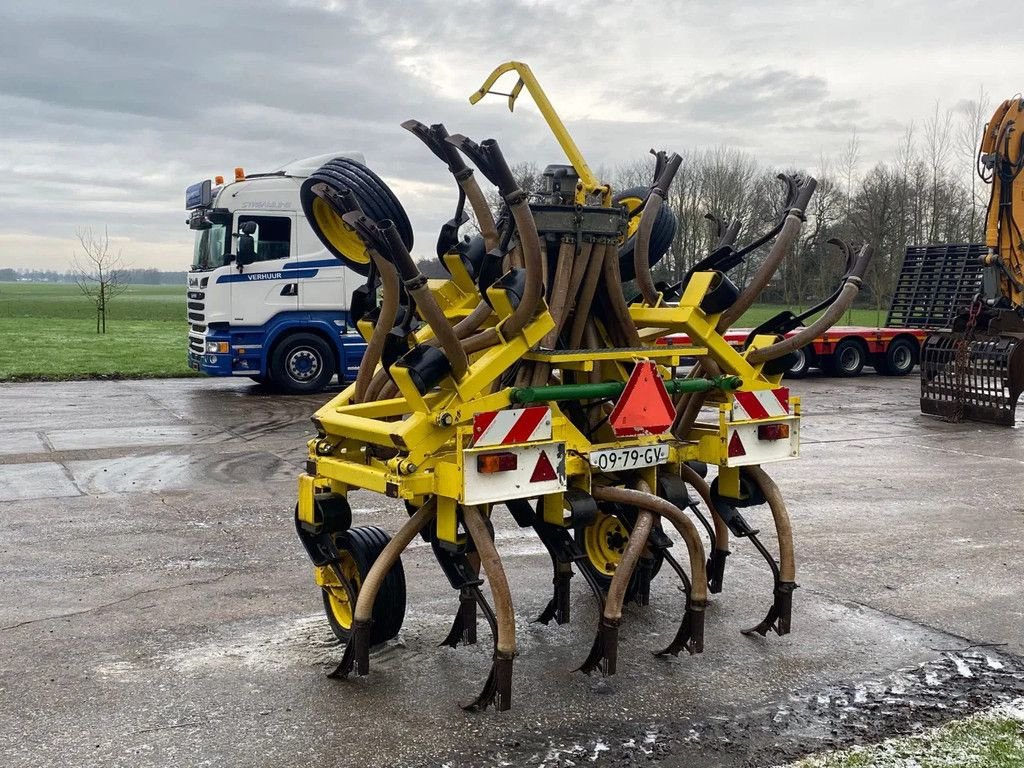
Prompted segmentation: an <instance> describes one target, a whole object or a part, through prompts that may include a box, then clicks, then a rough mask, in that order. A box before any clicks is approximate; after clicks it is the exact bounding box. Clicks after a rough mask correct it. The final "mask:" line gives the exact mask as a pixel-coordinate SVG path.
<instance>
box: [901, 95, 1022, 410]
mask: <svg viewBox="0 0 1024 768" xmlns="http://www.w3.org/2000/svg"><path fill="white" fill-rule="evenodd" d="M1022 170H1024V98H1022V97H1021V96H1015V97H1014V98H1012V99H1008V100H1006V101H1004V102H1003V103H1002V104H1000V105H999V108H998V109H996V111H995V114H993V115H992V119H991V120H990V121H989V122H988V124H987V125H986V126H985V131H984V133H983V135H982V138H981V146H980V148H979V150H978V173H979V174H980V175H981V177H982V179H983V180H984V181H985V182H987V183H988V184H990V185H991V186H992V194H991V197H990V198H989V203H988V215H987V220H986V227H985V245H986V246H987V251H986V253H985V255H984V256H982V263H983V276H982V284H981V291H980V293H979V294H978V295H977V296H975V297H974V300H973V301H972V302H971V305H970V306H969V307H968V308H967V309H966V310H965V311H963V312H961V313H960V314H959V315H958V316H957V317H956V318H955V319H954V320H953V324H952V328H950V329H948V330H944V331H939V332H937V333H934V334H932V335H931V336H929V338H928V340H927V341H926V342H925V346H924V350H923V352H922V356H921V410H922V412H924V413H927V414H932V415H935V416H941V417H943V418H945V419H946V420H947V421H952V422H959V421H963V420H965V419H966V420H969V421H984V422H990V423H993V424H1003V425H1007V426H1011V427H1012V426H1013V425H1014V420H1015V411H1016V407H1017V400H1018V399H1019V398H1020V395H1021V392H1022V391H1024V233H1022V229H1021V227H1024V178H1019V177H1020V176H1021V171H1022Z"/></svg>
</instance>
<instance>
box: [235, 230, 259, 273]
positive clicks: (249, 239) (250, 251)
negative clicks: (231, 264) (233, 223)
mask: <svg viewBox="0 0 1024 768" xmlns="http://www.w3.org/2000/svg"><path fill="white" fill-rule="evenodd" d="M254 261H256V239H255V238H254V237H253V236H252V235H239V236H238V246H237V249H236V253H235V263H236V264H237V265H238V267H239V269H241V268H242V267H244V266H246V265H248V264H252V263H253V262H254Z"/></svg>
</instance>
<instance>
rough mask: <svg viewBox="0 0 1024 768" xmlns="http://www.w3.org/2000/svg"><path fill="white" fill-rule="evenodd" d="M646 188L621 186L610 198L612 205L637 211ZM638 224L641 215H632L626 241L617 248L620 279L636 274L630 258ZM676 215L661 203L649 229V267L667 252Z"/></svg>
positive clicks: (670, 243) (675, 222) (646, 192)
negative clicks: (651, 229) (652, 227)
mask: <svg viewBox="0 0 1024 768" xmlns="http://www.w3.org/2000/svg"><path fill="white" fill-rule="evenodd" d="M649 191H650V190H649V188H648V187H631V188H630V189H624V190H623V191H622V192H619V193H618V194H617V195H615V197H614V198H612V203H613V204H614V205H624V206H626V208H627V210H629V212H630V213H632V212H633V211H634V210H636V209H637V208H638V207H639V206H640V204H641V203H643V201H644V199H645V198H646V197H647V194H648V192H649ZM639 226H640V216H639V215H637V216H631V217H630V219H629V223H628V224H627V227H626V242H624V243H623V244H622V246H621V247H620V248H619V273H620V274H621V275H622V281H623V282H628V281H629V280H632V279H633V278H635V277H636V264H635V262H634V260H633V251H634V250H635V248H636V231H637V228H638V227H639ZM676 226H677V221H676V215H675V214H674V213H672V211H671V210H669V209H668V207H667V206H665V205H662V206H661V210H660V211H658V218H656V219H655V220H654V229H653V231H652V232H651V245H650V249H649V251H648V256H649V258H650V263H651V266H652V267H653V266H654V265H655V264H657V263H658V262H659V261H661V259H662V257H663V256H664V255H665V254H666V253H668V249H669V248H670V247H671V245H672V238H674V237H675V236H676Z"/></svg>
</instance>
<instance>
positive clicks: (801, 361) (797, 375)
mask: <svg viewBox="0 0 1024 768" xmlns="http://www.w3.org/2000/svg"><path fill="white" fill-rule="evenodd" d="M793 354H794V355H795V356H796V360H794V362H793V364H792V365H791V366H789V370H788V371H786V376H788V377H789V378H791V379H802V378H804V377H805V376H807V374H808V373H810V370H811V352H810V350H808V349H807V347H800V349H795V350H793Z"/></svg>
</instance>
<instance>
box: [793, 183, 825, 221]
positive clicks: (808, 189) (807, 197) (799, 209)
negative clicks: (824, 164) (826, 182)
mask: <svg viewBox="0 0 1024 768" xmlns="http://www.w3.org/2000/svg"><path fill="white" fill-rule="evenodd" d="M817 187H818V180H817V179H815V178H814V177H813V176H806V177H805V178H804V179H803V181H801V182H800V184H799V186H798V187H797V190H796V198H795V199H794V200H793V203H792V205H790V206H789V211H788V213H790V214H792V215H794V216H798V217H800V221H806V220H807V216H806V211H807V206H808V205H810V204H811V195H813V194H814V190H815V189H817Z"/></svg>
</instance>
